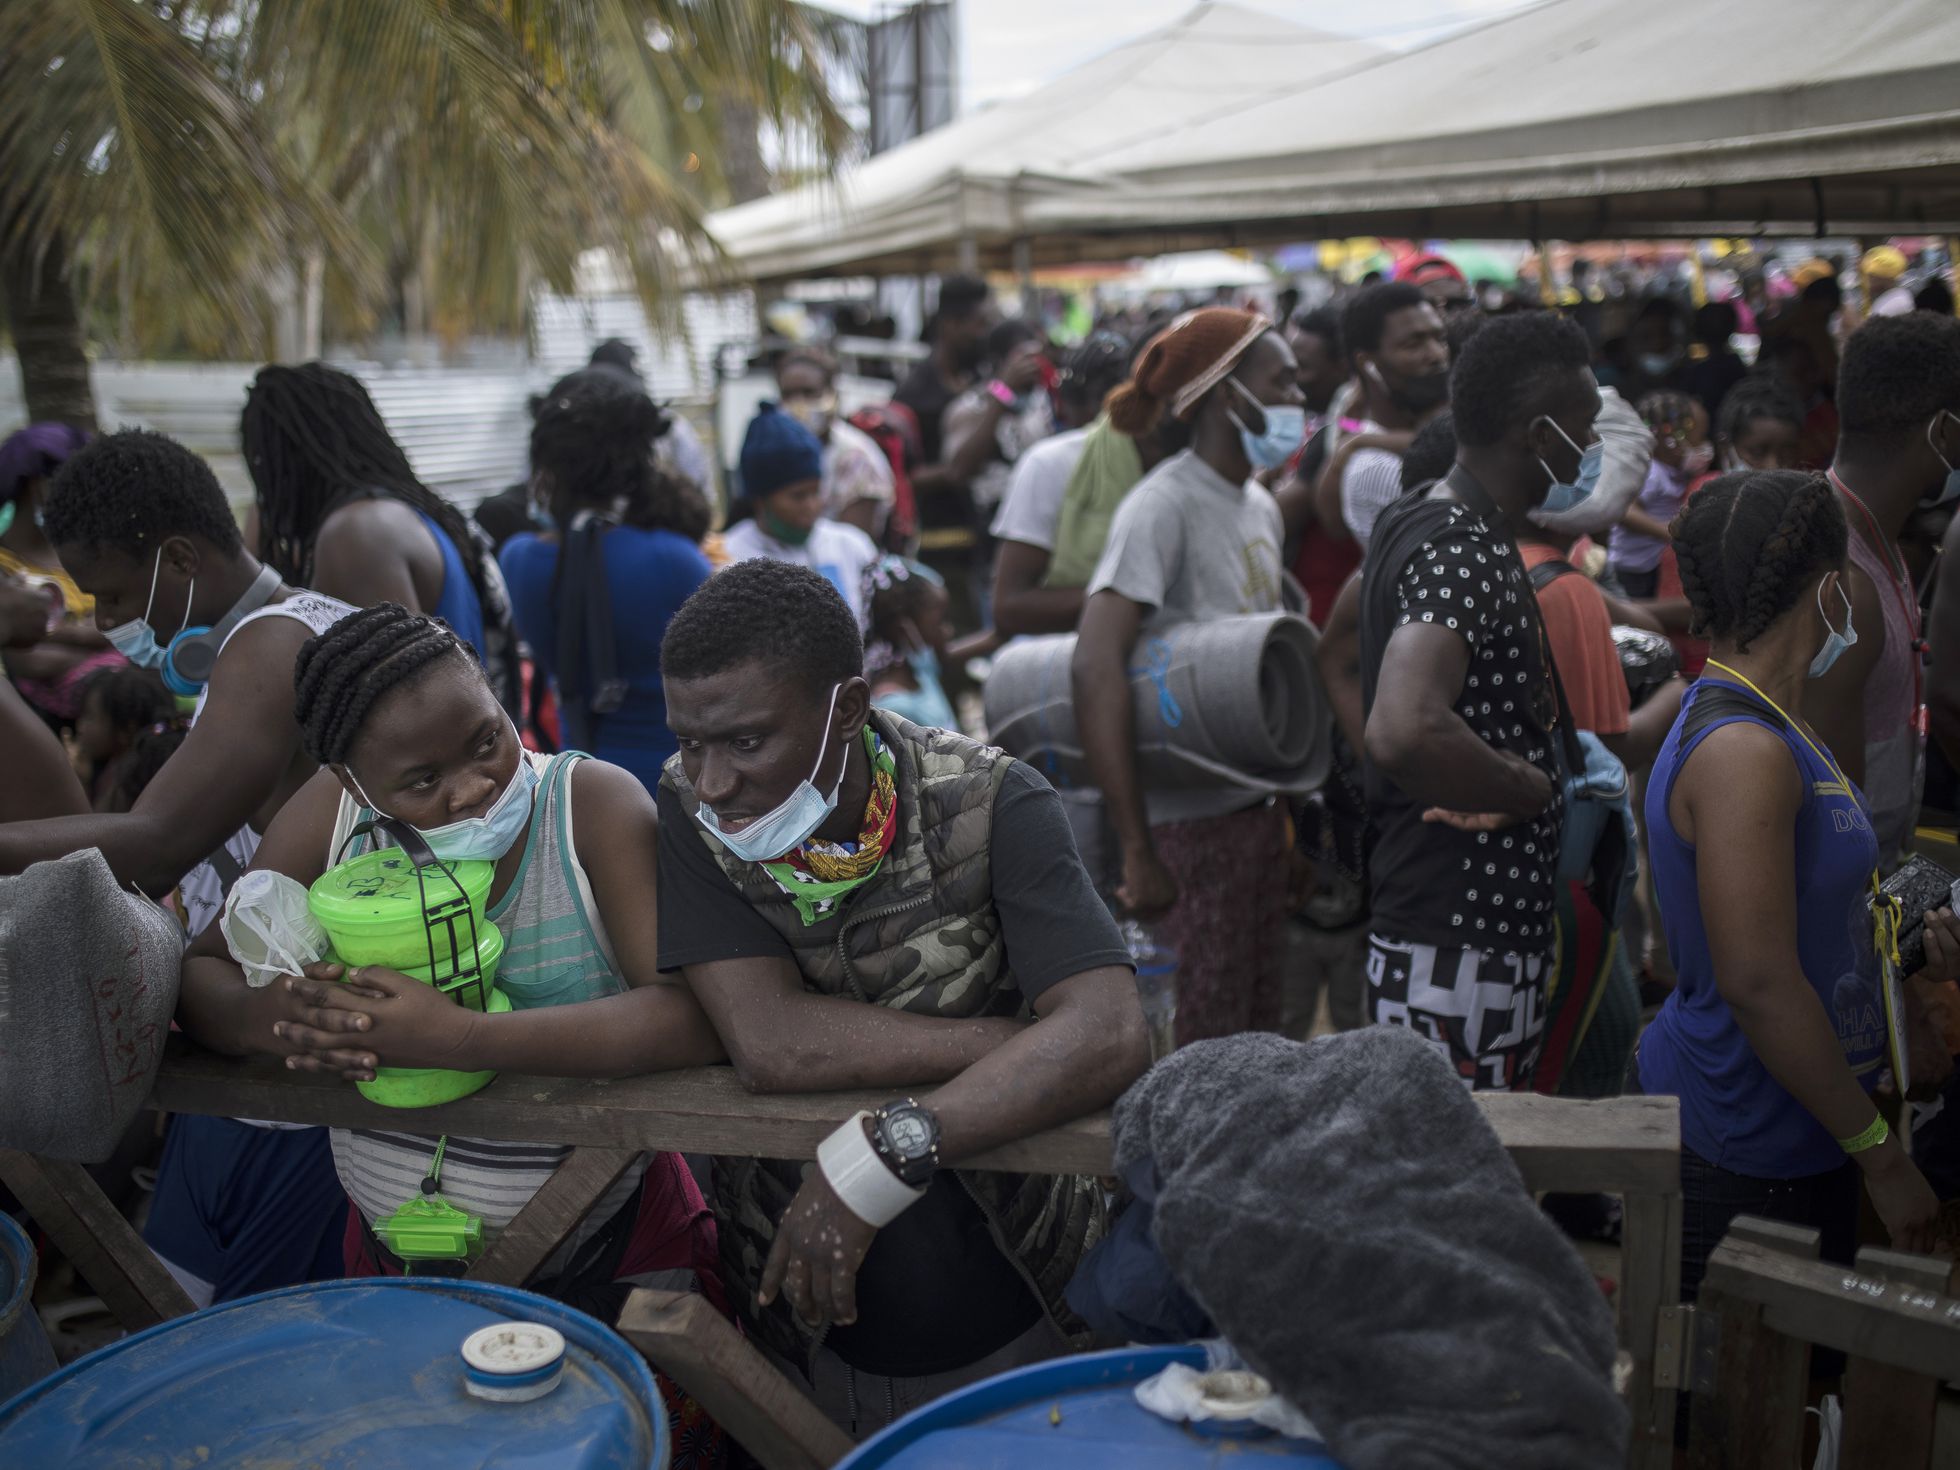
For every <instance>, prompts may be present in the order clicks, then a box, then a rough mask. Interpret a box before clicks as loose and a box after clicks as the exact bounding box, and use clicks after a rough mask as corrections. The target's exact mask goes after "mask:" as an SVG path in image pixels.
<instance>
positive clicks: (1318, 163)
mask: <svg viewBox="0 0 1960 1470" xmlns="http://www.w3.org/2000/svg"><path fill="white" fill-rule="evenodd" d="M1080 167H1081V168H1082V170H1083V171H1084V172H1095V173H1098V174H1100V175H1101V176H1102V177H1103V178H1104V180H1105V189H1104V192H1103V196H1102V199H1101V201H1100V203H1099V204H1098V206H1097V207H1095V208H1093V209H1091V210H1088V211H1087V212H1086V213H1085V210H1084V199H1083V197H1082V193H1081V191H1076V193H1075V194H1074V195H1073V196H1072V197H1071V198H1070V199H1069V200H1068V201H1067V205H1066V207H1065V208H1063V209H1060V210H1056V211H1053V212H1049V213H1044V211H1043V209H1042V207H1041V206H1040V205H1039V203H1037V205H1036V207H1034V208H1033V209H1032V210H1031V211H1030V216H1029V223H1030V224H1031V225H1032V226H1033V227H1034V228H1036V229H1041V228H1049V227H1052V228H1058V229H1067V230H1071V231H1076V230H1084V229H1101V230H1118V231H1120V230H1123V229H1126V228H1144V229H1156V230H1168V229H1177V228H1179V227H1185V228H1188V227H1190V226H1193V225H1200V224H1204V225H1213V226H1218V225H1235V226H1240V227H1248V226H1251V227H1255V228H1256V226H1257V225H1258V224H1259V223H1260V222H1272V223H1278V222H1282V221H1283V222H1286V224H1287V226H1288V228H1289V229H1290V230H1291V231H1293V232H1297V230H1298V229H1299V227H1301V226H1302V225H1306V224H1308V223H1311V222H1318V224H1319V228H1316V229H1310V230H1309V231H1308V232H1309V233H1310V234H1330V235H1340V234H1348V233H1355V232H1358V231H1360V230H1362V229H1364V228H1365V230H1366V232H1367V233H1371V234H1390V233H1392V234H1409V235H1415V236H1445V235H1454V236H1459V237H1462V236H1473V235H1479V236H1484V237H1487V238H1488V237H1500V238H1546V237H1558V238H1586V237H1599V236H1612V235H1633V234H1641V233H1689V234H1716V233H1734V234H1748V233H1753V232H1755V231H1757V230H1762V229H1770V230H1776V229H1781V230H1791V229H1795V230H1799V231H1808V230H1811V229H1816V228H1818V227H1819V226H1820V225H1822V226H1827V227H1828V228H1829V229H1830V231H1832V232H1834V233H1838V234H1856V233H1863V232H1873V233H1879V232H1889V231H1898V230H1906V231H1911V232H1914V233H1919V232H1924V231H1927V230H1931V229H1945V228H1947V227H1951V226H1953V225H1955V224H1956V223H1957V222H1960V0H1889V3H1887V4H1884V5H1878V4H1871V5H1845V4H1844V3H1843V0H1721V3H1719V4H1712V5H1711V4H1708V3H1706V0H1645V3H1643V4H1640V5H1637V6H1634V5H1629V4H1627V3H1626V0H1547V3H1545V4H1542V5H1538V6H1534V7H1531V8H1530V9H1527V10H1523V11H1518V12H1514V13H1513V14H1511V15H1507V16H1504V17H1501V18H1499V19H1496V20H1493V21H1490V22H1487V23H1485V24H1483V25H1480V26H1478V27H1476V28H1475V29H1473V30H1470V31H1466V32H1459V33H1458V34H1456V35H1454V36H1452V37H1449V38H1447V39H1445V40H1442V41H1438V42H1434V43H1432V44H1430V45H1428V46H1426V47H1423V48H1421V49H1419V50H1416V51H1411V52H1408V53H1405V54H1401V55H1387V56H1378V57H1375V58H1372V59H1370V60H1367V61H1364V62H1362V63H1361V64H1359V65H1357V66H1355V67H1353V68H1351V69H1350V70H1349V71H1348V73H1347V74H1346V75H1343V76H1338V77H1334V78H1330V79H1328V80H1325V81H1323V82H1321V83H1320V84H1318V85H1316V86H1314V87H1311V88H1305V89H1301V88H1283V87H1275V88H1270V89H1267V90H1265V91H1264V92H1263V93H1261V92H1260V91H1258V90H1257V89H1253V88H1248V89H1246V91H1245V93H1244V94H1243V96H1242V98H1241V100H1240V101H1239V103H1237V104H1236V105H1235V106H1233V107H1232V108H1231V109H1230V110H1229V111H1228V112H1225V113H1222V114H1220V115H1218V116H1216V117H1214V118H1213V119H1212V120H1211V121H1209V122H1207V123H1205V124H1203V125H1201V126H1196V127H1191V128H1185V129H1179V130H1176V131H1170V130H1164V131H1160V132H1155V133H1152V132H1150V131H1148V130H1140V131H1139V132H1138V134H1137V135H1136V136H1134V137H1133V138H1132V139H1131V140H1130V141H1129V142H1128V143H1127V144H1123V145H1119V146H1116V147H1110V148H1104V149H1098V150H1095V151H1094V152H1093V153H1092V154H1091V155H1089V156H1086V157H1084V158H1083V159H1081V160H1080ZM1286 232H1287V231H1285V230H1283V231H1282V232H1281V233H1286Z"/></svg>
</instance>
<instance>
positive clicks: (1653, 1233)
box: [1620, 1174, 1681, 1470]
mask: <svg viewBox="0 0 1960 1470" xmlns="http://www.w3.org/2000/svg"><path fill="white" fill-rule="evenodd" d="M1674 1186H1675V1187H1674V1189H1673V1190H1672V1191H1671V1192H1667V1193H1662V1192H1643V1193H1637V1194H1636V1193H1632V1192H1629V1193H1627V1194H1626V1195H1624V1196H1622V1201H1623V1204H1624V1207H1625V1211H1626V1215H1625V1221H1624V1224H1623V1226H1622V1229H1621V1232H1620V1239H1621V1247H1620V1260H1621V1267H1620V1278H1621V1286H1622V1288H1623V1289H1624V1291H1625V1293H1626V1296H1625V1300H1624V1302H1623V1304H1622V1308H1621V1310H1622V1312H1623V1314H1624V1315H1623V1317H1622V1323H1623V1325H1622V1327H1621V1334H1622V1336H1623V1338H1624V1340H1625V1343H1626V1348H1627V1352H1628V1353H1629V1354H1631V1355H1632V1358H1633V1385H1632V1388H1631V1389H1630V1391H1629V1393H1628V1396H1627V1397H1628V1406H1629V1407H1630V1408H1631V1409H1632V1411H1633V1449H1632V1454H1631V1455H1630V1456H1629V1459H1628V1463H1629V1464H1630V1465H1632V1466H1633V1467H1634V1470H1667V1467H1669V1466H1671V1465H1672V1464H1673V1463H1674V1415H1675V1410H1676V1407H1677V1405H1678V1404H1679V1398H1678V1396H1677V1395H1676V1392H1675V1390H1674V1389H1672V1388H1663V1387H1661V1386H1660V1385H1659V1384H1657V1383H1656V1382H1655V1381H1654V1361H1655V1348H1656V1345H1657V1340H1658V1338H1659V1334H1660V1317H1661V1312H1662V1310H1663V1309H1664V1308H1667V1307H1671V1306H1673V1305H1674V1304H1675V1303H1677V1302H1678V1301H1680V1299H1681V1191H1680V1177H1679V1175H1678V1174H1677V1175H1676V1176H1675V1180H1674Z"/></svg>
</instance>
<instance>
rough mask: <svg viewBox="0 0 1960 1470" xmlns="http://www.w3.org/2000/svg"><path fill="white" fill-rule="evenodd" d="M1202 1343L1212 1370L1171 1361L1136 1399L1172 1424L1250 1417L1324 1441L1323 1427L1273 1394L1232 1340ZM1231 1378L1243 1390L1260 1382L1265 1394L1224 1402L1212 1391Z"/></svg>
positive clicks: (1298, 1436) (1263, 1424)
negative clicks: (1201, 1371)
mask: <svg viewBox="0 0 1960 1470" xmlns="http://www.w3.org/2000/svg"><path fill="white" fill-rule="evenodd" d="M1202 1346H1203V1347H1204V1348H1205V1351H1206V1355H1207V1356H1208V1357H1209V1358H1210V1360H1211V1369H1210V1371H1209V1372H1205V1373H1200V1372H1199V1371H1198V1370H1197V1369H1196V1368H1193V1367H1190V1366H1189V1365H1188V1364H1185V1363H1172V1364H1171V1365H1170V1366H1169V1367H1168V1368H1166V1369H1164V1371H1163V1372H1161V1373H1159V1374H1157V1375H1156V1376H1155V1377H1153V1378H1146V1379H1144V1380H1143V1382H1141V1383H1139V1384H1138V1385H1137V1386H1136V1389H1135V1393H1136V1399H1137V1402H1138V1403H1139V1404H1140V1405H1142V1406H1143V1407H1144V1408H1146V1409H1148V1410H1149V1411H1150V1412H1151V1413H1153V1414H1155V1415H1157V1417H1158V1418H1160V1419H1168V1420H1170V1421H1171V1422H1172V1423H1173V1424H1181V1423H1183V1422H1185V1421H1186V1420H1189V1421H1191V1422H1192V1423H1203V1422H1205V1421H1206V1420H1210V1419H1222V1420H1250V1421H1251V1422H1252V1423H1254V1424H1257V1425H1259V1426H1261V1427H1262V1428H1265V1429H1270V1430H1274V1431H1276V1432H1277V1433H1279V1434H1283V1435H1285V1436H1286V1437H1287V1438H1288V1439H1308V1440H1313V1441H1315V1442H1320V1439H1321V1435H1320V1431H1319V1430H1318V1429H1315V1428H1314V1426H1313V1421H1312V1420H1311V1419H1309V1418H1308V1417H1307V1416H1306V1415H1305V1414H1302V1413H1301V1412H1300V1411H1299V1410H1298V1409H1296V1408H1294V1407H1293V1405H1291V1404H1289V1403H1288V1402H1287V1401H1286V1400H1285V1399H1283V1398H1281V1397H1280V1396H1279V1395H1278V1394H1276V1393H1274V1392H1272V1385H1271V1384H1268V1383H1266V1380H1265V1379H1263V1378H1260V1377H1259V1376H1258V1375H1257V1374H1256V1373H1253V1372H1252V1371H1251V1370H1250V1369H1248V1368H1246V1366H1245V1364H1244V1362H1243V1361H1242V1360H1241V1359H1240V1358H1239V1355H1238V1353H1237V1351H1236V1350H1234V1349H1233V1347H1232V1346H1231V1344H1230V1343H1227V1342H1224V1341H1222V1340H1219V1339H1214V1340H1212V1341H1208V1342H1206V1343H1204V1344H1202ZM1228 1378H1230V1379H1232V1380H1234V1382H1233V1386H1234V1387H1235V1388H1239V1389H1241V1390H1243V1389H1244V1388H1245V1387H1246V1380H1256V1382H1257V1383H1258V1384H1259V1385H1262V1386H1264V1388H1265V1389H1266V1392H1265V1393H1264V1394H1263V1395H1262V1396H1260V1397H1256V1398H1247V1397H1245V1396H1244V1395H1243V1393H1240V1394H1239V1395H1237V1396H1234V1397H1233V1398H1231V1399H1230V1400H1229V1401H1221V1400H1220V1399H1219V1398H1217V1397H1216V1396H1215V1392H1214V1390H1215V1388H1216V1386H1217V1385H1218V1384H1219V1383H1220V1381H1221V1380H1225V1379H1228Z"/></svg>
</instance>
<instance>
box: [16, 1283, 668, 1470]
mask: <svg viewBox="0 0 1960 1470" xmlns="http://www.w3.org/2000/svg"><path fill="white" fill-rule="evenodd" d="M510 1320H519V1321H526V1322H542V1323H545V1324H546V1325H547V1326H550V1327H554V1328H556V1329H557V1330H558V1331H559V1332H561V1333H563V1334H564V1337H565V1359H564V1362H565V1367H564V1376H563V1378H562V1379H561V1380H560V1382H559V1384H558V1386H557V1387H556V1388H555V1389H553V1390H552V1391H551V1392H550V1393H548V1394H546V1395H545V1396H544V1397H542V1398H538V1399H533V1400H531V1401H530V1402H529V1403H490V1402H486V1401H485V1400H483V1399H479V1398H474V1397H472V1396H470V1394H469V1393H468V1392H467V1391H466V1390H465V1388H464V1386H463V1362H462V1358H461V1357H460V1356H459V1349H460V1348H461V1347H462V1343H463V1339H464V1338H466V1337H468V1336H469V1335H470V1334H471V1333H472V1332H475V1331H476V1330H477V1329H478V1328H481V1327H487V1326H489V1325H491V1324H492V1323H495V1322H503V1321H510ZM205 1464H209V1465H212V1466H217V1465H271V1464H281V1465H284V1464H292V1465H305V1466H308V1467H313V1470H354V1467H357V1466H358V1467H360V1470H436V1467H439V1466H441V1467H446V1466H451V1465H470V1466H503V1467H519V1466H522V1467H525V1470H533V1467H542V1466H547V1465H548V1466H550V1467H552V1470H601V1467H604V1470H665V1467H666V1465H667V1414H666V1411H665V1409H663V1408H662V1407H661V1402H660V1393H659V1390H658V1389H657V1388H655V1386H654V1382H653V1375H652V1373H650V1372H649V1371H648V1370H647V1365H646V1363H645V1362H644V1361H642V1360H641V1358H640V1355H639V1354H638V1353H636V1352H634V1351H633V1349H632V1348H631V1347H629V1346H628V1345H627V1344H626V1342H625V1341H624V1340H623V1339H621V1338H620V1337H619V1336H618V1335H617V1334H615V1333H613V1332H612V1331H611V1330H609V1329H608V1328H606V1327H604V1326H601V1325H600V1324H599V1323H598V1322H596V1321H594V1320H593V1319H592V1318H590V1317H588V1316H586V1315H585V1314H584V1313H583V1312H577V1311H574V1310H572V1309H571V1308H570V1307H566V1306H561V1305H559V1304H558V1303H557V1302H554V1301H551V1300H550V1299H548V1298H546V1297H542V1296H539V1295H537V1294H536V1293H534V1292H528V1291H520V1290H518V1289H517V1288H515V1287H509V1286H489V1285H479V1284H477V1283H474V1282H469V1281H455V1280H443V1279H434V1278H429V1279H421V1280H417V1279H413V1278H411V1279H406V1280H404V1279H400V1278H397V1279H393V1280H363V1281H327V1282H321V1283H318V1284H316V1285H313V1286H295V1287H289V1288H287V1289H285V1290H283V1291H268V1292H264V1293H262V1294H260V1295H258V1296H252V1297H245V1298H242V1299H241V1300H239V1301H235V1302H226V1303H224V1304H223V1305H221V1306H216V1307H211V1308H208V1309H206V1310H205V1311H202V1312H196V1313H193V1314H192V1315H190V1316H188V1317H179V1318H177V1319H175V1320H174V1321H170V1322H165V1323H164V1324H163V1325H162V1326H159V1327H152V1328H150V1329H149V1330H148V1331H147V1332H140V1333H138V1334H136V1335H135V1336H134V1337H129V1338H125V1339H123V1340H122V1341H121V1342H117V1343H112V1344H110V1345H109V1346H108V1347H105V1348H103V1349H101V1350H100V1351H98V1352H93V1353H90V1354H89V1355H88V1356H87V1357H85V1358H81V1359H78V1360H77V1361H75V1362H73V1363H71V1364H69V1365H68V1367H66V1368H64V1369H62V1370H61V1371H60V1372H59V1373H56V1374H55V1375H54V1376H52V1377H50V1378H44V1379H42V1380H41V1381H40V1382H39V1383H38V1384H36V1385H34V1386H33V1387H32V1388H29V1389H28V1390H27V1391H26V1392H24V1393H21V1394H19V1395H17V1396H15V1397H14V1398H12V1399H10V1400H9V1401H8V1402H6V1403H5V1404H0V1465H4V1466H8V1467H13V1466H19V1467H21V1470H28V1467H36V1470H39V1467H44V1466H45V1467H49V1470H53V1467H55V1466H60V1467H62V1470H141V1467H151V1466H155V1467H177V1466H195V1465H205Z"/></svg>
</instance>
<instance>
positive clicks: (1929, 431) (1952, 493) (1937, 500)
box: [0, 408, 1960, 529]
mask: <svg viewBox="0 0 1960 1470" xmlns="http://www.w3.org/2000/svg"><path fill="white" fill-rule="evenodd" d="M1940 419H1952V420H1953V421H1954V422H1955V423H1957V424H1960V414H1956V413H1954V412H1953V410H1952V409H1948V408H1943V409H1941V410H1940V417H1939V418H1936V419H1934V420H1933V423H1932V424H1928V425H1927V426H1926V443H1927V445H1928V446H1929V447H1930V448H1931V449H1932V451H1933V453H1934V454H1936V455H1939V461H1940V463H1941V464H1943V465H1945V466H1946V482H1945V483H1944V484H1943V485H1941V486H1940V490H1939V493H1938V494H1937V495H1933V496H1930V497H1928V498H1927V499H1925V500H1922V501H1920V504H1921V505H1951V504H1952V503H1953V502H1954V501H1956V500H1960V466H1956V465H1955V464H1954V463H1953V461H1952V460H1950V459H1948V458H1947V457H1946V456H1945V455H1944V454H1940V446H1939V444H1938V442H1937V441H1936V440H1935V439H1934V438H1933V424H1937V423H1938V422H1939V421H1940ZM0 529H4V528H0Z"/></svg>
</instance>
